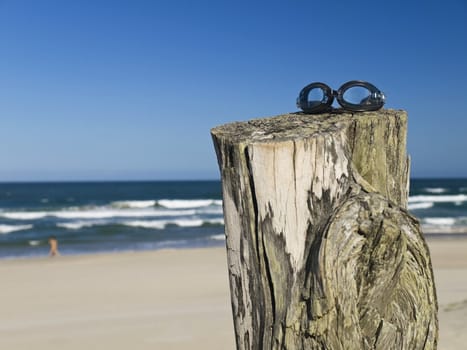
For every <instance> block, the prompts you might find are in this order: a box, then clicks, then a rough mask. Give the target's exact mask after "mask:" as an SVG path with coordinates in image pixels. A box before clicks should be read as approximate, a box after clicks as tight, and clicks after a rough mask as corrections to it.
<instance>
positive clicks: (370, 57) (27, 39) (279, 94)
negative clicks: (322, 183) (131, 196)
mask: <svg viewBox="0 0 467 350" xmlns="http://www.w3.org/2000/svg"><path fill="white" fill-rule="evenodd" d="M353 79H361V80H367V81H370V82H372V83H374V84H375V85H376V86H378V87H379V88H380V89H381V90H383V91H384V92H385V93H386V95H387V107H389V108H397V109H405V110H407V111H408V113H409V135H408V151H409V153H410V154H411V157H412V176H414V177H456V176H457V177H467V107H466V102H467V2H466V1H465V0H445V1H385V2H380V1H374V0H373V1H311V0H283V1H274V0H270V1H221V0H218V1H205V0H198V1H191V0H186V1H177V0H166V1H156V0H154V1H139V0H127V1H116V0H109V1H102V0H89V1H71V0H70V1H63V0H55V1H48V0H29V1H25V0H0V181H7V180H92V179H95V180H104V179H133V180H138V179H217V178H219V174H218V169H217V163H216V159H215V154H214V149H213V146H212V142H211V138H210V134H209V130H210V128H212V127H214V126H216V125H219V124H223V123H227V122H232V121H237V120H248V119H251V118H255V117H262V116H270V115H276V114H280V113H284V112H292V111H296V107H295V98H296V96H297V94H298V92H299V91H300V89H301V88H302V87H303V86H305V85H306V84H308V83H310V82H312V81H323V82H326V83H328V84H329V85H330V86H332V87H334V88H336V89H337V88H338V87H339V86H340V85H341V84H342V83H344V82H346V81H348V80H353Z"/></svg>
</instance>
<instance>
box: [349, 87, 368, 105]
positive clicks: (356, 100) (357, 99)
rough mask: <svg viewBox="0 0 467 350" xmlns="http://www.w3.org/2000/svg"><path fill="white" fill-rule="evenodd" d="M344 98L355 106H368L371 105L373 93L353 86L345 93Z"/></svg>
mask: <svg viewBox="0 0 467 350" xmlns="http://www.w3.org/2000/svg"><path fill="white" fill-rule="evenodd" d="M342 98H343V99H344V101H345V102H347V103H351V104H354V105H368V104H370V103H371V91H370V90H368V89H366V88H364V87H362V86H352V87H351V88H349V89H347V90H346V91H345V92H344V94H343V96H342Z"/></svg>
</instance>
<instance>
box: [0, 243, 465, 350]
mask: <svg viewBox="0 0 467 350" xmlns="http://www.w3.org/2000/svg"><path fill="white" fill-rule="evenodd" d="M428 244H429V246H430V251H431V255H432V260H433V265H434V271H435V279H436V287H437V293H438V300H439V320H440V341H439V349H442V350H449V349H461V348H463V347H465V344H466V343H467V332H466V331H467V324H466V322H467V278H466V277H467V254H466V252H467V239H455V240H449V239H431V240H428ZM0 278H1V284H0V286H1V289H0V290H1V298H0V310H1V312H0V349H15V350H21V349H28V350H30V349H39V350H41V349H49V350H50V349H61V350H68V349H85V348H89V349H113V350H116V349H216V350H218V349H234V348H235V341H234V332H233V323H232V320H231V310H230V296H229V286H228V278H227V263H226V256H225V249H223V248H211V249H190V250H165V251H148V252H137V253H119V254H106V255H85V256H62V257H59V258H41V259H23V260H4V261H0Z"/></svg>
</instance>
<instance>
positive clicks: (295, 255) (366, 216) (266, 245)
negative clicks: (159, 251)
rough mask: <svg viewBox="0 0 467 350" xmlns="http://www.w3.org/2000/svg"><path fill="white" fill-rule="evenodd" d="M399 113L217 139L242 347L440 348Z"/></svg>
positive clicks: (335, 118)
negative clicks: (412, 205)
mask: <svg viewBox="0 0 467 350" xmlns="http://www.w3.org/2000/svg"><path fill="white" fill-rule="evenodd" d="M406 130H407V116H406V113H405V112H404V111H396V110H382V111H378V112H365V113H333V114H321V115H306V114H303V113H296V114H287V115H280V116H277V117H272V118H265V119H258V120H252V121H248V122H242V123H232V124H227V125H223V126H220V127H216V128H214V129H212V131H211V132H212V136H213V140H214V145H215V148H216V152H217V157H218V161H219V167H220V170H221V175H222V189H223V198H224V218H225V228H226V245H227V256H228V266H229V278H230V290H231V300H232V309H233V316H234V325H235V333H236V341H237V348H238V349H332V350H338V349H343V350H344V349H345V350H348V349H384V350H387V349H411V350H412V349H435V348H436V344H437V337H438V321H437V300H436V292H435V287H434V279H433V272H432V266H431V260H430V255H429V251H428V247H427V245H426V243H425V240H424V238H423V235H422V233H421V231H420V227H419V224H418V222H417V220H416V219H415V218H413V217H412V216H411V215H410V214H409V213H408V212H407V211H406V206H407V196H408V172H409V161H408V158H407V155H406Z"/></svg>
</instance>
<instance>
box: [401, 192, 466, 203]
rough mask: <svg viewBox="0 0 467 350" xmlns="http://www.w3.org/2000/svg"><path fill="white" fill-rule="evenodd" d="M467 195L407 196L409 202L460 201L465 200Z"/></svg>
mask: <svg viewBox="0 0 467 350" xmlns="http://www.w3.org/2000/svg"><path fill="white" fill-rule="evenodd" d="M466 201H467V195H465V194H456V195H448V196H425V195H419V196H411V197H409V203H419V202H432V203H451V202H452V203H460V202H466Z"/></svg>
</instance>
